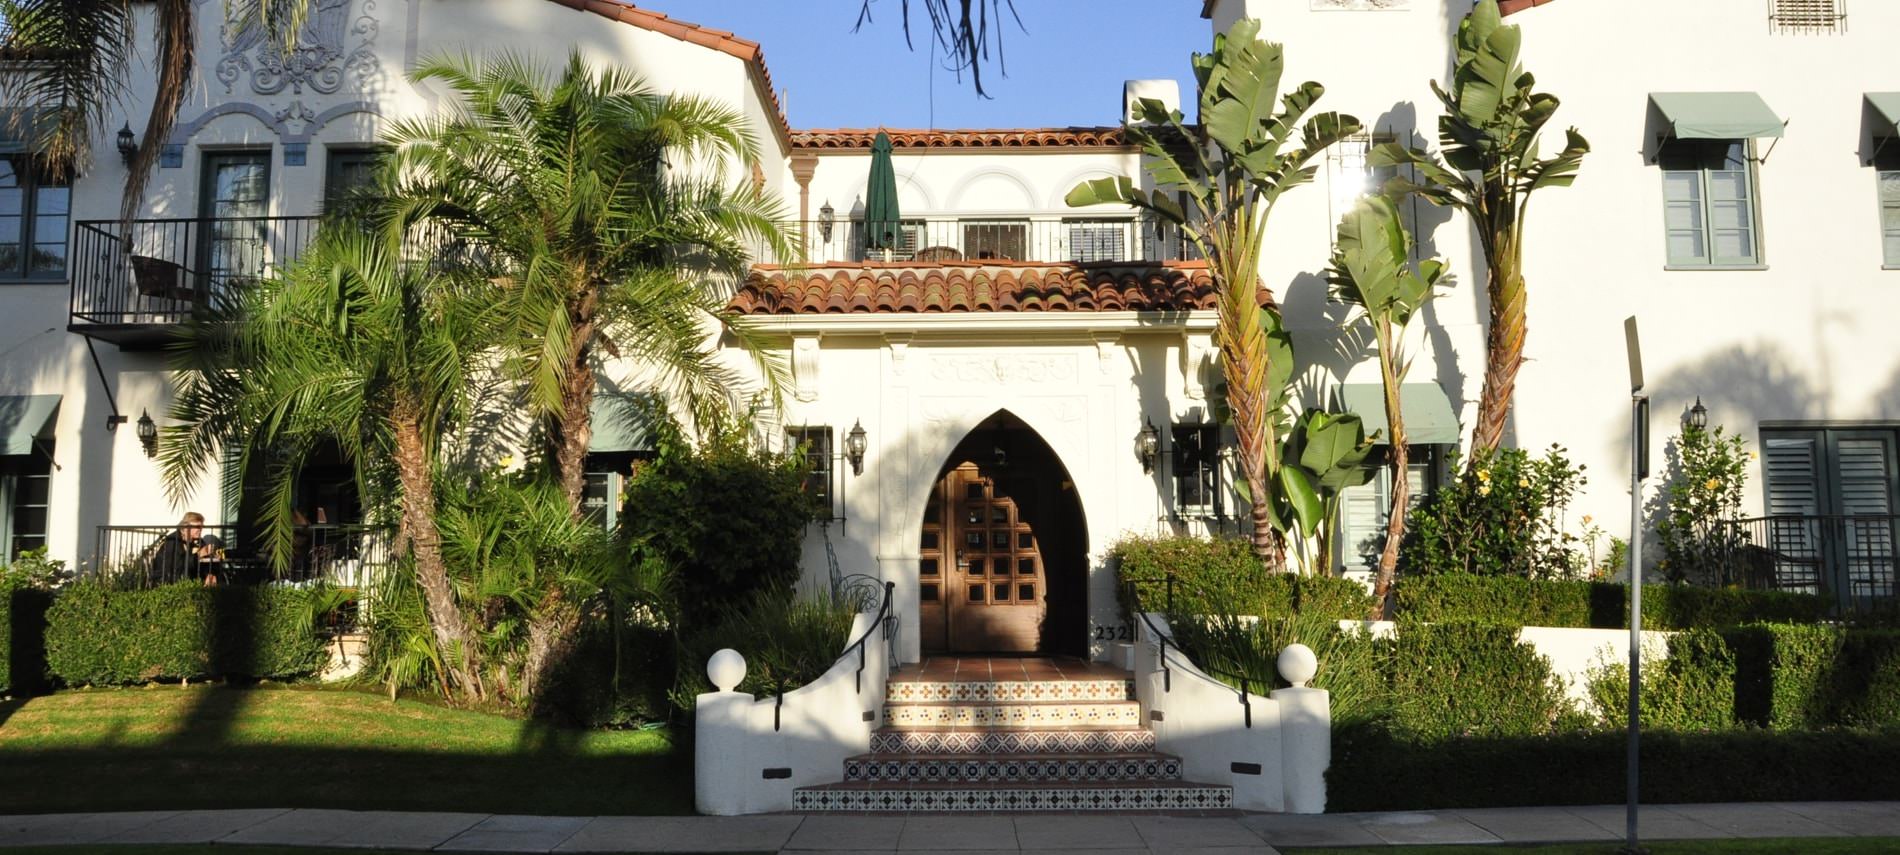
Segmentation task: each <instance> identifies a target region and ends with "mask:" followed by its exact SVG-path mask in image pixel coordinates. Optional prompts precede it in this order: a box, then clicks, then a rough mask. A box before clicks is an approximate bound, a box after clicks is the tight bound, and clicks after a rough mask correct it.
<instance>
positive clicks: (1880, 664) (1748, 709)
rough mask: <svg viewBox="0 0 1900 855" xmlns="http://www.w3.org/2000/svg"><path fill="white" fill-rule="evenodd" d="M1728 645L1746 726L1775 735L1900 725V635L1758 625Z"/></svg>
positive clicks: (1741, 631) (1733, 636) (1729, 635)
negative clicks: (1819, 729)
mask: <svg viewBox="0 0 1900 855" xmlns="http://www.w3.org/2000/svg"><path fill="white" fill-rule="evenodd" d="M1727 639H1728V642H1729V645H1730V646H1731V647H1732V648H1733V649H1734V650H1735V652H1736V660H1737V673H1736V689H1735V692H1736V698H1735V707H1736V713H1737V715H1738V716H1740V717H1741V718H1742V719H1743V720H1744V721H1747V722H1749V723H1751V724H1756V725H1759V726H1763V727H1767V728H1770V729H1773V730H1801V729H1818V728H1826V727H1837V726H1843V725H1845V726H1855V725H1890V724H1896V723H1900V631H1895V630H1891V629H1848V628H1844V627H1837V626H1796V625H1790V624H1758V625H1754V626H1746V627H1740V628H1737V629H1735V630H1732V631H1730V632H1729V633H1727Z"/></svg>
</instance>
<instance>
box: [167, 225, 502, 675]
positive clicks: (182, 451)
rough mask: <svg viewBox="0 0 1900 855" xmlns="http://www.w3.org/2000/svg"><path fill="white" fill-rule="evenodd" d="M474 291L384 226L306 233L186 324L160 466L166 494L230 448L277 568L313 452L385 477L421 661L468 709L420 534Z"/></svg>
mask: <svg viewBox="0 0 1900 855" xmlns="http://www.w3.org/2000/svg"><path fill="white" fill-rule="evenodd" d="M476 282H478V283H480V284H481V285H483V286H485V285H486V283H485V282H481V281H480V280H476ZM474 296H476V295H475V294H474V293H473V288H472V287H471V285H470V283H467V282H462V281H457V280H456V279H455V278H452V277H444V276H440V275H437V274H434V273H432V272H430V271H429V270H427V269H425V268H424V267H422V266H421V265H418V264H416V263H414V262H409V261H405V260H403V256H402V229H401V228H399V227H389V228H373V229H367V230H366V229H361V228H342V227H326V228H324V229H322V230H320V231H319V232H318V236H317V238H316V242H315V244H314V245H313V246H312V247H311V248H310V249H309V250H308V251H307V252H306V253H305V255H304V257H303V258H301V259H300V260H299V261H298V262H297V263H296V264H295V265H294V266H292V267H291V268H290V270H289V271H288V272H287V273H286V274H285V275H283V276H281V277H276V278H271V279H267V280H264V281H263V282H261V283H259V284H258V285H257V286H256V287H254V288H251V289H247V290H245V291H243V292H240V293H239V294H238V295H237V296H235V297H234V298H233V301H232V302H231V303H229V304H226V305H223V306H219V307H216V308H215V309H214V310H213V311H212V312H211V314H210V315H209V316H208V317H206V318H204V319H202V320H201V321H198V322H194V324H193V325H192V327H190V329H189V331H188V333H187V340H186V341H185V342H184V343H183V344H182V345H181V347H180V349H179V353H180V355H181V361H182V362H183V363H184V364H182V365H181V366H180V367H181V368H183V369H185V370H181V371H179V372H177V374H176V378H177V379H176V381H175V383H176V386H177V388H176V392H177V394H176V397H175V398H174V400H173V403H172V410H171V418H172V421H173V422H174V426H173V427H169V428H167V429H166V431H165V433H164V435H163V437H162V440H161V443H160V461H161V465H162V467H163V469H164V474H165V480H166V483H167V485H168V486H169V487H170V489H171V490H172V491H173V493H174V495H176V496H182V495H183V494H184V493H185V492H186V491H188V490H189V489H190V487H191V485H192V484H194V483H195V482H197V481H198V480H199V479H200V478H201V477H202V476H203V475H204V474H205V473H206V471H207V470H208V469H210V468H211V467H212V466H213V465H214V461H217V460H218V459H219V455H220V454H221V450H222V449H225V448H232V449H237V450H238V455H239V460H238V461H237V462H238V466H237V467H236V470H237V471H247V470H249V469H250V468H251V467H252V465H253V463H255V464H257V465H259V466H261V467H262V468H263V471H264V472H265V473H266V477H267V478H268V482H269V483H268V498H267V502H266V506H265V508H264V512H263V520H262V521H263V523H264V536H265V540H266V542H267V544H268V545H269V546H270V549H269V551H270V552H271V553H272V554H274V555H275V556H277V559H278V561H279V564H280V566H281V564H282V562H284V561H285V560H287V559H288V555H289V550H288V549H287V547H288V546H289V544H290V542H291V537H292V531H293V522H292V487H293V484H294V480H295V475H296V472H297V471H298V470H299V469H300V468H301V467H302V465H303V462H304V460H305V459H306V457H307V456H308V454H309V453H310V452H311V451H312V449H313V448H314V447H315V446H317V445H318V444H319V443H321V442H325V441H334V442H336V443H337V444H338V445H339V446H340V447H341V448H342V450H343V452H344V454H345V456H346V457H347V458H348V459H349V460H350V461H351V462H352V463H353V464H354V465H355V467H356V469H357V472H358V478H359V480H360V481H362V482H364V483H371V482H375V481H378V480H388V477H389V476H388V474H387V473H389V472H391V471H392V470H393V481H394V484H395V486H396V491H395V492H396V505H398V506H399V508H400V512H401V516H400V519H401V533H402V537H401V539H402V540H404V541H406V542H407V543H408V545H409V551H410V555H411V557H412V558H413V561H414V564H415V572H416V582H417V584H418V587H420V588H421V591H422V595H423V596H422V599H423V601H424V605H425V607H426V610H427V613H428V618H429V625H430V628H431V630H432V631H433V634H434V640H435V646H436V649H437V652H438V653H439V654H440V655H441V657H442V661H443V662H444V663H445V664H444V668H445V670H446V671H447V672H448V674H449V678H450V681H451V682H452V683H453V684H454V686H455V688H456V689H458V690H459V691H461V692H462V693H463V694H464V695H466V696H468V697H471V698H476V699H479V698H481V697H483V696H484V695H485V694H486V692H485V689H484V684H483V678H482V670H481V663H480V655H481V651H480V650H479V649H478V647H477V644H478V642H477V639H476V634H475V632H474V629H473V628H472V627H471V625H470V623H469V622H468V620H467V619H466V618H465V617H464V613H463V611H462V610H461V609H460V608H459V607H458V606H457V600H456V595H455V591H454V589H453V586H452V584H451V581H450V578H449V573H448V569H447V567H446V565H445V563H444V561H443V553H442V538H441V535H440V533H439V532H438V530H437V527H436V506H437V497H436V472H437V468H438V460H439V458H440V456H441V443H442V440H443V437H444V436H446V435H449V434H451V433H452V428H453V427H454V426H455V425H456V424H458V423H459V422H460V420H461V419H462V417H463V416H464V414H465V407H464V401H465V400H466V399H467V396H468V390H469V389H470V388H471V387H472V385H473V380H472V378H473V377H474V376H475V375H474V369H475V368H476V366H477V364H478V359H479V357H480V355H481V354H480V353H478V352H477V351H476V350H475V348H477V347H479V346H480V343H481V342H484V341H487V340H489V339H490V337H491V335H492V334H491V333H488V332H486V331H485V330H484V329H483V325H484V324H485V323H486V318H484V317H483V315H482V314H481V311H482V309H483V308H484V303H483V302H482V301H479V300H475V299H472V298H473V297H474Z"/></svg>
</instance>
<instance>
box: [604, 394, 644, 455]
mask: <svg viewBox="0 0 1900 855" xmlns="http://www.w3.org/2000/svg"><path fill="white" fill-rule="evenodd" d="M647 403H648V401H647V397H646V396H645V395H642V394H638V393H631V392H609V391H607V390H605V389H601V390H599V391H597V392H595V393H594V404H593V407H592V408H590V410H589V412H590V413H591V414H592V420H591V421H590V426H591V427H592V429H593V435H592V436H590V437H589V438H588V441H587V450H588V451H589V452H593V453H600V454H611V453H614V452H628V451H653V450H655V449H654V445H653V432H652V431H651V430H649V429H648V427H647V425H646V423H645V421H644V418H645V416H644V414H645V412H646V405H647Z"/></svg>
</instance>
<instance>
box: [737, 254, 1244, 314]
mask: <svg viewBox="0 0 1900 855" xmlns="http://www.w3.org/2000/svg"><path fill="white" fill-rule="evenodd" d="M1216 297H1217V295H1216V292H1215V289H1214V279H1213V277H1212V276H1210V275H1209V274H1208V272H1207V265H1206V264H1203V263H1201V262H1163V263H1159V264H1129V263H1089V264H998V263H996V262H993V261H990V262H928V263H926V262H893V263H888V264H864V265H861V266H852V267H815V268H814V267H807V268H785V267H779V266H776V265H759V266H757V267H755V268H753V270H752V274H751V275H750V276H748V277H747V278H746V281H745V284H744V285H742V286H740V288H739V291H738V293H737V294H735V295H734V296H733V298H732V301H731V302H730V303H728V304H727V306H726V308H727V310H728V311H732V312H737V313H739V314H745V315H843V314H897V313H926V314H928V313H935V312H1070V311H1075V312H1113V311H1123V310H1136V311H1184V310H1190V309H1212V308H1214V307H1215V301H1216ZM1260 299H1261V302H1262V303H1263V304H1264V303H1267V302H1270V301H1271V300H1272V299H1273V297H1272V295H1271V294H1269V293H1268V292H1267V291H1266V290H1265V289H1262V290H1261V292H1260Z"/></svg>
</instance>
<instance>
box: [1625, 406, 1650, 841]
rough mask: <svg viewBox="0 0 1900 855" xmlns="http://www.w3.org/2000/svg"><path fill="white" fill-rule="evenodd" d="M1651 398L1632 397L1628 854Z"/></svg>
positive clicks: (1638, 715) (1632, 829) (1633, 837)
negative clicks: (1644, 481) (1644, 500)
mask: <svg viewBox="0 0 1900 855" xmlns="http://www.w3.org/2000/svg"><path fill="white" fill-rule="evenodd" d="M1648 434H1649V396H1647V395H1644V394H1643V393H1641V392H1632V393H1631V395H1630V546H1629V562H1630V566H1629V577H1630V578H1629V584H1630V667H1629V672H1630V692H1629V700H1630V704H1629V759H1628V764H1629V770H1628V771H1629V779H1628V781H1627V786H1628V788H1629V794H1628V796H1627V798H1628V804H1627V806H1626V808H1625V812H1626V814H1627V815H1626V817H1625V824H1626V826H1627V827H1626V831H1627V834H1628V838H1629V839H1628V843H1627V846H1628V848H1627V849H1626V850H1625V851H1627V852H1637V851H1640V850H1639V849H1638V848H1637V839H1638V838H1637V831H1636V805H1637V801H1638V798H1637V783H1638V775H1637V769H1638V766H1637V764H1638V748H1639V745H1640V742H1641V736H1640V734H1641V733H1642V715H1643V712H1642V694H1643V558H1642V556H1643V479H1644V478H1645V477H1647V476H1648V475H1649V472H1648V470H1649V459H1648V458H1649V454H1648V451H1649V442H1648V439H1649V436H1648Z"/></svg>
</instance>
